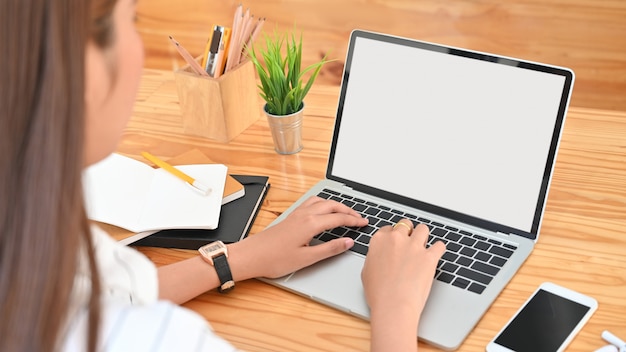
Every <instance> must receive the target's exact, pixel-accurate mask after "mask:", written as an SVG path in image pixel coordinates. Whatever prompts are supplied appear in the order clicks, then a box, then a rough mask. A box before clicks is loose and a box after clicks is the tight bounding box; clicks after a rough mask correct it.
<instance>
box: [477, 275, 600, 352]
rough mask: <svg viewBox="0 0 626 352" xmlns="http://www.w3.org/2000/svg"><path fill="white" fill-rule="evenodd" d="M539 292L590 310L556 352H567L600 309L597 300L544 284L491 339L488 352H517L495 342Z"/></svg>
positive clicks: (550, 284) (558, 286)
mask: <svg viewBox="0 0 626 352" xmlns="http://www.w3.org/2000/svg"><path fill="white" fill-rule="evenodd" d="M539 290H544V291H547V292H550V293H553V294H555V295H557V296H561V297H563V298H567V299H569V300H570V301H574V302H577V303H580V304H582V305H584V306H586V307H589V310H588V311H587V313H586V314H585V315H584V316H583V317H582V318H581V319H580V321H579V322H578V324H577V325H576V327H574V329H572V331H571V332H570V333H569V335H568V336H567V338H566V339H565V340H564V341H563V343H562V344H561V346H560V347H559V349H558V350H557V351H556V352H563V351H564V350H565V348H566V347H567V346H568V345H569V344H570V343H571V342H572V340H573V339H574V337H575V336H576V335H577V334H578V333H579V332H580V330H581V329H582V328H583V326H584V325H585V324H586V323H587V321H588V320H589V318H591V316H592V315H593V313H594V312H595V311H596V310H597V309H598V301H597V300H596V299H595V298H593V297H590V296H587V295H585V294H582V293H580V292H577V291H574V290H572V289H569V288H567V287H563V286H560V285H557V284H555V283H552V282H544V283H542V284H541V285H539V287H537V289H535V291H534V292H533V293H532V294H531V295H530V296H528V298H527V299H526V301H525V302H524V303H523V304H522V305H521V306H520V308H519V309H518V310H517V311H516V312H515V314H513V316H512V317H511V319H509V321H507V322H506V324H504V326H503V327H502V329H500V331H498V333H497V334H496V335H495V336H494V337H493V338H492V339H491V341H489V343H488V344H487V347H486V348H485V350H486V351H487V352H515V351H513V350H511V349H508V348H506V347H504V346H502V345H499V344H497V343H495V341H496V339H497V338H498V336H500V334H502V332H503V331H504V329H506V328H507V327H508V326H509V324H511V322H512V321H513V319H515V317H517V315H518V314H519V313H520V312H521V311H522V309H524V307H526V305H527V304H528V302H530V300H531V299H532V298H533V297H534V296H535V295H536V294H537V292H539Z"/></svg>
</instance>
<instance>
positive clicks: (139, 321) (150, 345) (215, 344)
mask: <svg viewBox="0 0 626 352" xmlns="http://www.w3.org/2000/svg"><path fill="white" fill-rule="evenodd" d="M102 313H103V314H102V317H103V319H102V321H101V329H100V337H99V346H100V348H99V349H98V350H103V351H209V350H210V351H235V348H234V347H233V346H232V345H230V344H229V343H228V342H226V341H224V340H223V339H221V338H220V337H218V336H217V335H215V333H214V332H213V330H212V329H211V327H210V325H209V324H208V323H207V321H206V320H205V319H204V318H203V317H202V316H200V315H199V314H197V313H195V312H193V311H191V310H188V309H186V308H182V307H179V306H177V305H175V304H173V303H171V302H167V301H158V302H156V303H154V304H150V305H142V306H128V305H111V304H110V305H106V306H105V307H103V312H102ZM76 322H77V323H78V325H79V326H74V328H73V329H71V332H70V336H68V339H67V340H66V345H65V348H64V350H65V351H81V350H84V346H85V340H84V337H85V335H86V333H85V331H86V329H85V326H84V324H86V314H84V315H83V316H81V317H80V319H78V320H77V321H76Z"/></svg>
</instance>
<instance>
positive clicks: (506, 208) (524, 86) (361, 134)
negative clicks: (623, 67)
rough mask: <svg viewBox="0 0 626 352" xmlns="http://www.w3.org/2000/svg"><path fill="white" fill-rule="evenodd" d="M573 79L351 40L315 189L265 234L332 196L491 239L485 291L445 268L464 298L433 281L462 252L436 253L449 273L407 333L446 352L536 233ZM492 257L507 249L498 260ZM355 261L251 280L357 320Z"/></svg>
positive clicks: (416, 45) (513, 64) (556, 71)
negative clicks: (322, 174)
mask: <svg viewBox="0 0 626 352" xmlns="http://www.w3.org/2000/svg"><path fill="white" fill-rule="evenodd" d="M573 81H574V74H573V72H572V71H571V70H569V69H566V68H561V67H555V66H549V65H545V64H540V63H533V62H528V61H522V60H518V59H513V58H508V57H502V56H497V55H493V54H486V53H480V52H475V51H469V50H464V49H459V48H452V47H446V46H442V45H438V44H432V43H426V42H421V41H417V40H412V39H407V38H400V37H395V36H390V35H385V34H380V33H373V32H367V31H362V30H355V31H353V32H352V33H351V36H350V40H349V47H348V52H347V56H346V63H345V68H344V75H343V81H342V85H341V93H340V97H339V102H338V108H337V116H336V122H335V128H334V135H333V139H332V145H331V149H330V155H329V160H328V167H327V171H326V179H324V180H322V181H320V182H319V183H317V184H316V185H315V186H314V187H313V188H312V189H310V190H309V191H308V192H307V193H305V194H304V195H303V196H302V197H301V198H300V199H299V200H298V201H297V202H296V203H294V204H293V206H291V207H290V208H289V209H288V210H287V211H285V212H284V213H283V214H282V215H281V216H280V217H278V218H277V219H276V220H275V221H274V222H273V223H272V224H271V225H270V226H272V225H273V224H275V223H277V222H280V221H281V220H282V219H284V218H285V217H286V216H288V215H289V213H290V212H291V211H292V209H294V208H295V207H297V206H298V205H299V204H300V203H301V202H303V201H304V200H305V199H307V198H309V197H311V196H314V195H318V194H320V192H321V193H322V194H326V195H331V197H332V198H334V197H335V194H339V193H341V194H349V196H348V198H349V199H352V200H358V201H359V202H360V201H363V202H364V203H365V204H372V203H376V204H384V209H387V208H393V213H392V214H393V215H394V216H395V215H399V216H405V214H410V215H412V216H415V217H416V218H417V219H422V220H423V221H429V222H431V223H433V224H438V225H441V224H445V226H447V228H448V229H452V228H454V229H459V230H460V231H461V232H463V233H471V234H473V235H474V237H476V238H485V239H487V241H489V243H498V244H499V245H498V246H499V247H498V248H495V247H496V245H495V244H494V245H493V248H490V249H489V251H492V252H494V253H496V254H494V253H492V252H489V253H488V254H486V255H485V256H488V255H492V256H493V257H492V258H491V259H490V261H487V262H486V263H487V265H486V266H487V267H491V266H492V262H494V261H498V262H503V261H504V260H505V259H506V263H505V264H503V265H502V267H501V268H499V270H498V272H497V274H495V276H493V277H492V278H490V279H489V282H488V284H486V285H483V283H480V282H474V281H473V276H472V279H468V277H467V275H465V274H466V273H468V272H473V269H472V268H470V269H458V270H459V272H461V271H460V270H464V271H463V273H465V274H464V275H465V277H464V278H461V279H455V281H454V283H455V284H456V283H462V284H466V285H467V287H465V288H460V287H457V286H455V285H453V284H452V283H447V282H444V281H445V280H444V281H442V280H443V279H442V277H443V276H442V277H438V275H441V272H444V273H445V274H444V275H449V274H450V273H448V272H446V271H445V270H448V268H447V267H454V266H455V265H456V262H455V261H457V260H458V261H460V259H455V258H460V257H464V261H470V260H475V258H473V257H471V256H470V255H469V254H468V255H462V254H460V253H459V252H460V251H457V252H452V251H451V249H450V248H448V250H447V252H449V253H446V255H444V256H446V257H448V258H452V259H451V264H446V263H445V262H444V261H442V262H441V263H440V268H439V269H438V272H437V275H436V279H434V282H433V287H432V291H431V294H430V297H429V300H428V302H427V304H426V308H425V311H424V312H423V315H422V318H421V321H420V325H419V330H418V331H417V336H418V337H419V338H420V339H421V340H423V341H425V342H427V343H430V344H433V345H435V346H438V347H440V348H442V349H446V350H454V349H457V348H458V347H459V346H460V344H461V343H462V342H463V341H464V339H465V338H466V337H467V335H468V334H469V332H470V331H471V330H472V329H473V327H474V326H475V325H476V324H477V322H478V321H479V320H480V318H481V317H482V315H483V314H484V313H485V311H486V310H487V309H488V308H489V306H490V305H491V304H492V302H493V301H494V300H495V298H496V297H497V296H498V295H499V293H500V292H501V291H502V289H503V288H504V287H505V286H506V284H507V283H508V282H509V280H510V279H511V278H512V277H513V275H514V274H515V273H516V272H517V270H518V269H519V267H520V266H521V265H522V264H523V263H524V261H525V260H526V258H527V257H528V256H529V255H530V253H531V251H532V249H533V247H534V244H535V242H536V241H537V239H538V237H539V229H540V227H541V220H542V216H543V211H544V209H545V204H546V199H547V196H548V189H549V186H550V180H551V176H552V172H553V169H554V163H555V160H556V154H557V150H558V145H559V140H560V136H561V130H562V127H563V123H564V119H565V115H566V111H567V107H568V104H569V99H570V95H571V90H572V86H573ZM349 203H354V202H352V201H349ZM389 212H390V213H391V211H389ZM396 219H397V218H396ZM417 219H416V220H415V221H416V222H420V221H419V220H417ZM426 219H427V220H426ZM431 228H432V227H431ZM320 238H321V237H320ZM471 240H473V239H471ZM471 240H465V241H471ZM320 242H321V240H320V239H314V240H313V241H312V243H311V244H312V245H315V244H318V243H320ZM446 242H448V239H446ZM450 243H451V242H448V245H447V246H450V247H452V246H453V245H452V244H450ZM470 243H471V242H470ZM455 246H456V245H455ZM503 246H504V247H503ZM502 248H505V249H504V251H506V250H507V249H506V248H514V250H512V251H511V252H512V254H510V257H508V258H504V257H500V256H499V255H500V252H501V251H502ZM472 249H473V248H470V249H467V250H464V253H465V254H467V253H470V254H471V251H472ZM496 249H497V250H496ZM455 255H456V257H455ZM507 255H509V254H508V252H507ZM364 260H365V256H364V255H363V254H361V253H356V252H354V251H348V252H346V253H343V254H341V255H339V256H337V257H334V258H331V259H328V260H325V261H322V262H320V263H317V264H315V265H313V266H311V267H308V268H305V269H302V270H300V271H297V272H295V273H292V274H290V275H287V276H285V277H283V278H280V279H275V280H270V279H264V281H266V282H268V283H271V284H273V285H276V286H278V287H281V288H284V289H286V290H289V291H292V292H294V293H297V294H300V295H303V296H306V297H309V298H311V299H313V300H315V301H318V302H321V303H323V304H326V305H328V306H331V307H334V308H336V309H339V310H342V311H345V312H347V313H349V314H352V315H355V316H358V317H361V318H363V319H369V309H368V307H367V305H366V302H365V298H364V294H363V288H362V284H361V279H360V273H361V268H362V266H363V262H364ZM475 261H476V262H477V261H478V260H475ZM444 265H447V267H444ZM475 265H477V264H475ZM480 265H481V266H485V265H483V264H480ZM442 268H446V269H445V270H443V269H442ZM466 281H467V282H469V283H467V282H466ZM478 281H482V280H481V279H480V278H479V279H478ZM459 286H463V285H459ZM469 287H472V288H474V287H480V291H481V292H480V293H477V292H472V290H470V289H469Z"/></svg>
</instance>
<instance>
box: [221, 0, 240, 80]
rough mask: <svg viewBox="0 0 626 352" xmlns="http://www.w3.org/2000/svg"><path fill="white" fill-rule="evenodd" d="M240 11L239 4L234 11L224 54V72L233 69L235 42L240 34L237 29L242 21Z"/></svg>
mask: <svg viewBox="0 0 626 352" xmlns="http://www.w3.org/2000/svg"><path fill="white" fill-rule="evenodd" d="M242 11H243V5H242V4H239V5H238V6H237V9H236V10H235V15H234V17H233V26H232V33H231V34H230V46H229V48H228V53H227V54H226V58H227V59H226V69H225V71H229V70H230V69H231V68H233V61H234V59H233V58H234V57H235V47H237V46H238V45H237V41H238V38H239V33H240V31H241V30H240V29H239V25H240V24H241V21H242Z"/></svg>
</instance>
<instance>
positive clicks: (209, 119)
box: [174, 61, 259, 142]
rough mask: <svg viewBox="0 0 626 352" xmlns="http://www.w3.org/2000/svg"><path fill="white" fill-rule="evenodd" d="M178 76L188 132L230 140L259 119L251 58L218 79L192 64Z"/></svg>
mask: <svg viewBox="0 0 626 352" xmlns="http://www.w3.org/2000/svg"><path fill="white" fill-rule="evenodd" d="M174 77H175V80H176V88H177V90H178V98H179V100H180V109H181V113H182V120H183V128H184V131H185V133H188V134H192V135H196V136H201V137H205V138H208V139H212V140H215V141H219V142H229V141H230V140H232V139H233V138H235V137H236V136H238V135H239V134H240V133H241V132H243V131H244V130H245V129H246V128H248V127H249V126H250V125H252V124H253V123H254V122H255V121H257V120H258V119H259V101H258V96H257V95H258V92H257V87H256V81H255V72H254V66H253V64H252V62H251V61H247V62H245V63H243V64H241V65H239V66H238V67H236V68H235V69H233V70H231V71H228V72H226V73H225V74H223V75H222V76H220V77H218V78H212V77H207V76H199V75H197V74H195V73H194V72H193V71H192V70H191V68H190V67H189V66H185V67H183V68H181V69H180V70H177V71H175V72H174Z"/></svg>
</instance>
